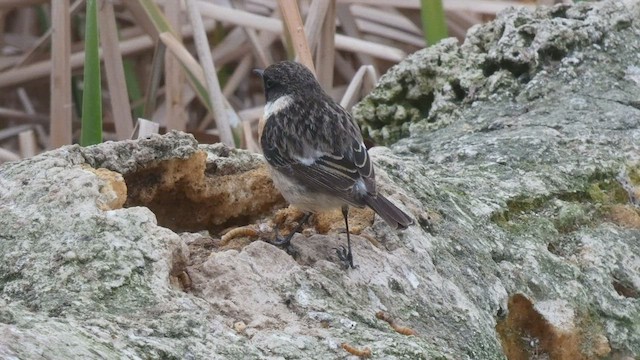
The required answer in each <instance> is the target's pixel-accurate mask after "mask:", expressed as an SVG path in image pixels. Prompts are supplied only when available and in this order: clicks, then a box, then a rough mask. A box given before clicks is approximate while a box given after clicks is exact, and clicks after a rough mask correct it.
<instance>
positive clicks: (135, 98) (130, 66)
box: [122, 59, 144, 120]
mask: <svg viewBox="0 0 640 360" xmlns="http://www.w3.org/2000/svg"><path fill="white" fill-rule="evenodd" d="M122 65H123V66H124V79H125V81H126V83H127V92H128V93H129V101H130V102H131V103H132V104H137V103H140V100H141V99H142V90H141V86H140V81H139V80H138V75H137V74H136V69H135V66H134V63H133V61H132V60H131V59H124V61H123V62H122ZM132 110H133V119H134V120H136V119H137V118H139V117H142V114H143V113H144V106H143V105H142V103H140V105H138V106H136V107H134V108H133V109H132Z"/></svg>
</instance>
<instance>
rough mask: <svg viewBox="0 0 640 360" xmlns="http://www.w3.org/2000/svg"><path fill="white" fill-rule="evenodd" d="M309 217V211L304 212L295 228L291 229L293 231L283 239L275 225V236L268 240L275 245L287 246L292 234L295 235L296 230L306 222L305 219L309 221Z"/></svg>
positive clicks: (300, 228) (299, 229)
mask: <svg viewBox="0 0 640 360" xmlns="http://www.w3.org/2000/svg"><path fill="white" fill-rule="evenodd" d="M310 217H311V213H310V212H306V213H304V216H303V217H302V219H301V220H300V222H299V223H298V226H296V228H295V229H293V231H292V232H291V233H290V234H289V235H287V237H285V238H284V239H283V238H281V237H280V235H279V234H278V228H277V227H276V238H275V239H274V240H273V241H270V243H271V244H273V245H277V246H282V247H288V246H289V244H291V239H293V235H295V234H296V233H297V232H300V231H301V230H302V227H303V226H304V224H306V223H307V221H309V218H310Z"/></svg>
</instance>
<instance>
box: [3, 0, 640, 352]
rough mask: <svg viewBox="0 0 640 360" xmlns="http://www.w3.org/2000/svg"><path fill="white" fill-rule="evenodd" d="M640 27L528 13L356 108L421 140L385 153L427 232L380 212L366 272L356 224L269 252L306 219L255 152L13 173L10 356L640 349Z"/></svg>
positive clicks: (165, 149)
mask: <svg viewBox="0 0 640 360" xmlns="http://www.w3.org/2000/svg"><path fill="white" fill-rule="evenodd" d="M638 19H640V6H639V5H638V4H637V2H636V3H634V2H621V1H609V2H598V3H580V4H578V5H576V6H574V7H565V6H558V7H554V8H551V9H546V10H538V11H535V12H527V11H524V10H510V11H507V12H505V13H503V14H502V15H500V16H499V17H498V19H497V20H496V21H494V22H492V23H490V24H487V25H482V26H479V27H477V28H474V29H473V30H472V31H470V33H469V36H468V39H467V41H466V42H465V43H464V44H462V45H461V46H458V45H457V44H456V43H455V42H453V41H451V40H448V41H445V42H443V43H441V44H440V45H438V46H435V47H432V48H429V49H426V50H423V51H420V52H418V53H416V54H414V55H412V56H411V57H410V58H409V59H407V61H406V62H403V63H402V64H399V65H398V66H397V67H395V68H394V69H393V70H391V71H390V72H389V74H387V75H385V77H384V78H383V79H382V80H381V83H380V85H379V87H378V89H377V90H375V91H374V93H373V94H372V95H371V96H370V97H369V98H368V99H367V100H365V101H364V102H363V103H362V104H361V105H360V107H359V108H358V110H357V111H356V114H357V116H358V118H359V119H360V120H361V121H363V122H364V124H365V125H364V128H365V131H366V132H367V133H368V134H369V135H370V136H372V137H374V138H376V139H378V140H383V141H386V142H394V141H396V140H398V139H400V140H399V141H397V142H396V143H395V144H394V145H393V146H392V147H391V148H382V147H377V148H373V149H371V151H370V153H371V155H372V157H373V159H374V161H375V162H376V165H377V173H376V174H377V179H378V183H379V188H380V191H381V192H383V193H385V194H387V195H389V197H390V199H391V200H392V201H393V202H395V203H396V204H398V206H400V207H402V208H404V209H405V210H407V211H408V212H409V213H411V214H412V215H413V216H414V217H415V218H416V220H417V221H416V222H417V224H416V225H415V226H412V227H410V228H409V229H407V230H405V231H400V232H396V231H392V230H391V229H389V227H388V226H387V225H386V224H384V222H382V221H381V220H380V219H379V218H378V217H376V218H375V219H374V220H371V218H370V216H369V215H367V214H366V213H362V214H361V215H359V220H357V221H356V222H357V223H358V225H359V228H360V229H359V231H360V234H359V235H353V237H352V239H353V242H354V251H355V262H356V264H357V265H358V266H359V267H358V268H357V269H353V270H349V271H345V270H344V269H343V268H342V267H341V264H340V263H339V262H338V261H337V259H336V256H335V251H334V250H333V248H336V247H339V246H340V245H342V244H344V242H345V236H344V234H343V233H341V232H340V229H339V228H340V225H336V224H332V223H331V222H332V221H333V222H338V221H339V217H338V218H335V217H332V215H322V216H319V217H318V219H319V220H317V221H316V222H315V223H314V224H316V225H321V226H319V228H320V230H321V231H319V230H318V229H316V228H315V227H314V226H309V227H307V228H306V229H305V231H304V232H303V234H298V235H296V236H295V237H294V240H293V245H292V249H290V250H291V251H290V252H291V253H292V254H293V255H294V256H292V255H290V254H288V253H287V252H285V251H283V250H282V249H279V248H277V247H275V246H273V245H270V244H268V243H267V242H265V241H262V240H264V239H269V238H272V237H273V235H274V229H275V228H279V229H281V230H283V231H285V232H286V231H287V229H290V228H291V224H293V223H294V222H295V221H297V218H296V216H295V214H293V212H289V211H285V213H282V215H278V216H276V215H274V214H276V213H277V210H278V209H281V208H283V207H284V206H285V204H284V202H283V200H282V198H281V197H280V196H279V194H278V193H277V192H276V191H275V189H274V188H273V187H272V185H271V183H270V181H269V177H268V173H267V172H266V171H265V169H264V167H263V165H262V159H261V158H260V156H258V155H252V154H249V153H247V152H245V151H239V150H230V149H228V148H226V147H224V146H222V145H198V144H197V143H196V142H195V140H194V139H193V137H191V136H189V135H186V134H181V133H170V134H167V135H165V136H153V137H151V138H149V139H144V140H139V141H125V142H118V143H105V144H101V145H97V146H93V147H89V148H81V147H78V146H68V147H64V148H61V149H59V150H55V151H52V152H49V153H46V154H42V155H40V156H36V157H34V158H32V159H29V160H25V161H22V162H17V163H9V164H5V165H3V166H2V167H0V295H1V296H0V357H2V358H35V357H41V356H46V357H48V358H51V359H68V358H86V359H92V358H94V359H105V358H106V359H139V358H144V359H208V358H213V359H285V358H286V359H310V358H315V359H334V358H337V359H341V358H345V357H349V356H351V357H353V356H354V355H353V354H365V353H367V352H368V351H369V352H370V353H371V356H372V358H380V359H504V358H505V357H506V356H509V358H510V359H526V358H529V359H544V358H549V359H597V358H603V357H608V358H614V359H624V358H637V357H639V356H640V295H639V294H640V241H639V239H640V229H639V228H638V225H637V224H638V216H639V215H638V214H639V213H638V205H639V204H638V194H639V193H640V192H639V189H640V166H639V164H640V156H639V155H640V142H639V141H638V139H640V106H638V99H640V81H638V74H639V72H638V68H640V58H638V55H637V54H638V53H640V20H638ZM123 200H125V201H124V202H123ZM281 212H282V211H281ZM278 214H280V213H278ZM332 219H333V220H332ZM261 239H262V240H261ZM376 315H378V317H376ZM359 352H361V353H359Z"/></svg>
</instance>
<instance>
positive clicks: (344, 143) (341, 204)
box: [253, 61, 413, 269]
mask: <svg viewBox="0 0 640 360" xmlns="http://www.w3.org/2000/svg"><path fill="white" fill-rule="evenodd" d="M253 72H254V73H255V74H257V75H258V76H259V77H260V78H261V79H262V85H263V88H264V95H265V100H266V104H265V106H264V114H263V120H264V126H263V128H262V133H261V134H260V146H261V148H262V153H263V155H264V158H265V159H266V162H267V164H268V168H269V170H270V173H271V178H272V180H273V183H274V185H275V187H276V188H277V189H278V190H279V191H280V192H281V193H282V195H283V197H284V198H285V200H286V201H287V202H288V203H289V204H291V205H293V206H294V207H296V208H298V209H300V210H302V211H304V213H305V214H304V216H303V218H302V220H301V221H300V222H299V224H298V226H297V228H296V229H295V230H294V231H293V232H291V233H290V234H289V235H288V236H287V237H286V238H285V239H279V238H278V236H277V235H276V240H275V241H273V242H272V243H274V244H277V245H289V243H290V241H291V238H292V237H293V235H294V234H295V233H296V232H299V231H300V230H301V229H302V226H303V225H304V224H305V223H306V222H307V221H308V219H309V217H310V216H311V214H312V213H317V212H320V211H326V210H330V209H338V208H340V209H341V210H342V215H343V217H344V222H345V227H346V233H347V249H345V247H344V246H341V247H340V248H335V251H336V253H337V256H338V258H339V259H340V260H341V261H342V262H343V263H344V264H345V267H346V268H347V269H348V268H349V267H350V268H355V267H356V266H354V262H353V252H352V250H351V238H350V235H349V219H348V214H349V207H350V206H353V207H357V208H364V207H365V206H368V207H370V208H371V209H373V211H375V212H376V213H377V214H378V215H379V216H380V217H381V218H382V219H384V220H385V222H386V223H387V224H389V225H390V226H391V227H392V228H394V229H405V228H407V227H408V226H410V225H412V224H413V219H412V218H411V217H410V216H409V215H407V214H406V213H405V212H404V211H402V210H400V209H399V208H398V207H397V206H395V205H394V204H393V203H392V202H391V201H389V200H388V199H387V198H385V197H384V196H383V195H381V194H380V193H378V191H377V189H376V181H375V171H374V165H373V163H372V162H371V158H370V157H369V153H368V150H367V147H366V146H365V143H364V140H363V137H362V134H361V132H360V128H359V127H358V125H357V123H356V122H355V121H354V119H353V117H352V116H351V114H350V113H349V112H348V111H347V110H345V109H344V108H343V107H342V106H340V104H338V103H337V102H335V101H334V100H333V99H332V98H331V97H330V96H329V95H328V94H327V93H326V92H325V91H324V90H323V89H322V87H321V86H320V84H319V83H318V81H317V80H316V78H315V76H314V75H313V73H312V72H311V71H310V70H309V69H308V68H307V67H305V66H304V65H302V64H300V63H297V62H294V61H281V62H277V63H275V64H272V65H270V66H268V67H267V68H266V69H264V70H262V69H254V70H253Z"/></svg>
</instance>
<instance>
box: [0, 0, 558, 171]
mask: <svg viewBox="0 0 640 360" xmlns="http://www.w3.org/2000/svg"><path fill="white" fill-rule="evenodd" d="M426 2H428V1H421V0H299V1H295V0H237V1H232V0H226V1H225V0H210V1H204V0H203V1H198V0H184V1H179V0H175V1H173V0H164V1H161V0H119V1H118V0H97V9H98V25H99V30H100V32H99V40H100V48H101V54H102V64H101V74H102V78H101V79H102V80H101V86H100V88H101V89H102V93H101V95H100V97H101V98H102V104H103V111H102V115H103V116H102V119H103V124H102V129H103V138H104V140H121V139H127V138H132V137H139V136H146V135H147V134H149V133H153V132H161V133H162V132H165V131H167V130H170V129H179V130H184V131H188V132H191V133H193V134H194V135H195V136H196V138H198V140H199V141H200V142H204V143H211V142H217V141H223V142H226V143H228V144H229V145H231V146H239V147H243V148H248V149H250V150H252V151H259V149H258V147H257V145H256V137H257V128H258V120H259V117H260V115H261V114H262V106H263V104H264V97H263V95H262V88H261V84H260V82H259V79H257V78H255V77H254V76H252V73H251V70H252V69H253V68H264V67H266V66H268V65H269V64H271V63H273V62H276V61H280V60H284V59H287V58H289V59H292V58H294V57H296V56H297V58H298V59H299V60H300V61H301V62H303V63H305V64H308V65H309V66H313V67H314V68H315V71H316V74H317V77H318V79H319V81H320V82H321V84H322V85H323V87H324V88H325V89H326V90H328V92H329V93H330V94H331V95H332V96H333V97H334V98H335V99H336V100H337V101H340V102H341V103H342V104H343V105H344V106H345V107H347V108H349V107H350V106H351V105H353V104H354V103H355V102H357V101H358V100H359V99H360V98H361V97H362V96H363V94H365V93H366V92H368V91H369V90H370V89H371V88H372V87H373V86H374V84H375V82H376V81H377V78H378V76H379V75H380V74H382V73H384V72H385V71H386V70H387V69H388V68H389V67H390V66H392V65H394V64H396V63H398V62H399V61H401V60H402V59H403V58H404V57H406V55H407V54H410V53H411V52H414V51H416V50H418V49H421V48H423V47H425V46H426V45H427V44H426V43H425V36H424V34H423V26H422V21H423V20H422V18H421V6H423V4H422V3H426ZM554 2H561V1H554V0H547V1H537V2H536V1H524V0H510V1H507V0H495V1H493V0H443V1H442V4H443V7H444V10H445V14H446V26H447V28H448V32H449V35H450V36H455V37H457V38H459V39H463V38H464V34H465V32H466V30H467V29H468V28H469V27H471V26H472V25H474V24H477V23H481V22H485V21H488V20H491V19H492V18H493V17H494V16H495V14H496V13H497V12H498V11H500V10H502V9H504V8H506V7H509V6H525V7H534V6H536V5H540V4H544V5H551V4H553V3H554ZM565 2H567V1H565ZM86 3H87V1H86V0H71V1H70V0H52V1H42V0H0V30H1V31H2V32H1V33H0V162H4V161H11V160H18V159H21V158H25V157H29V156H33V155H35V154H38V153H40V152H42V151H46V150H48V149H52V148H56V147H59V146H61V145H66V144H71V143H77V142H78V141H79V134H80V126H81V121H80V119H81V118H82V114H81V112H82V106H81V103H82V100H81V99H82V96H83V93H84V90H85V82H84V81H83V65H84V64H85V52H84V35H85V23H86V20H87V16H86ZM302 29H304V31H302ZM138 119H146V120H138Z"/></svg>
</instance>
